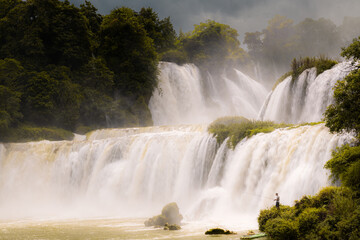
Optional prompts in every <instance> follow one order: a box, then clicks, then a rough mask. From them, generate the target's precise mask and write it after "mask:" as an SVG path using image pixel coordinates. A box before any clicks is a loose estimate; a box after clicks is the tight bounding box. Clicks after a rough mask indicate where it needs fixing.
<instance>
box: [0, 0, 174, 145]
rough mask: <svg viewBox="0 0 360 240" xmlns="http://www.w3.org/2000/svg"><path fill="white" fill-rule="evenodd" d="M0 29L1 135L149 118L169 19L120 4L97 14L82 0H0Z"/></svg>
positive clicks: (170, 36)
mask: <svg viewBox="0 0 360 240" xmlns="http://www.w3.org/2000/svg"><path fill="white" fill-rule="evenodd" d="M0 29H1V33H2V34H1V35H0V141H1V140H2V141H12V140H14V132H15V131H16V129H21V128H22V126H23V125H24V124H25V125H26V126H32V128H27V129H28V132H29V135H31V134H30V132H31V130H30V129H35V128H33V127H46V128H48V130H49V129H53V127H54V126H57V127H60V128H63V129H66V130H70V131H76V130H77V129H80V128H81V129H85V128H84V127H83V126H86V128H89V129H92V128H99V127H119V126H141V125H150V124H152V120H151V115H150V112H149V110H148V107H147V104H148V101H149V99H150V97H151V94H152V91H153V89H154V87H156V83H157V81H156V76H157V64H158V60H159V56H160V54H161V53H163V52H165V51H167V50H168V49H170V48H171V47H172V46H173V45H174V41H175V37H176V33H175V31H174V29H173V27H172V24H171V22H170V19H169V18H165V19H162V20H160V19H159V18H158V16H157V14H156V13H155V12H153V10H152V9H151V8H143V9H141V10H140V11H139V12H135V11H134V10H132V9H129V8H125V7H122V8H117V9H114V10H113V11H112V12H111V13H110V14H109V15H107V16H101V15H100V14H98V13H97V9H96V8H95V7H94V6H92V5H91V3H90V2H89V1H85V3H84V4H82V5H80V7H79V8H77V7H75V6H74V5H71V4H70V3H69V2H68V1H59V0H28V1H20V0H12V1H8V0H0ZM49 131H50V130H49ZM37 132H39V131H37ZM37 132H36V131H34V139H38V138H39V136H38V133H37ZM60 135H61V134H60ZM21 136H22V135H19V138H22V137H21ZM43 137H45V138H48V137H47V134H44V136H43Z"/></svg>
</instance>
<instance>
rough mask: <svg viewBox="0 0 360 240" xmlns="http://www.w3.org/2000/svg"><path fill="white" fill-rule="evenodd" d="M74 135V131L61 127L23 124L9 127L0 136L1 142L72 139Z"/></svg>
mask: <svg viewBox="0 0 360 240" xmlns="http://www.w3.org/2000/svg"><path fill="white" fill-rule="evenodd" d="M73 137H74V134H73V133H72V132H70V131H67V130H64V129H60V128H53V127H51V128H50V127H49V128H45V127H34V126H28V125H22V126H19V127H17V128H10V129H7V130H6V132H5V133H4V135H2V136H0V142H29V141H41V140H50V141H61V140H72V139H73Z"/></svg>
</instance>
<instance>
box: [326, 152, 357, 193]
mask: <svg viewBox="0 0 360 240" xmlns="http://www.w3.org/2000/svg"><path fill="white" fill-rule="evenodd" d="M325 168H327V169H329V170H330V171H331V177H332V179H333V181H336V180H340V181H341V182H342V183H343V184H344V185H345V186H348V187H350V188H352V189H353V190H355V191H358V190H359V189H360V176H359V171H358V170H359V168H360V146H355V147H350V146H349V145H344V146H342V147H341V148H338V149H337V150H336V151H334V152H333V154H332V158H331V159H330V160H329V161H328V162H327V163H326V164H325Z"/></svg>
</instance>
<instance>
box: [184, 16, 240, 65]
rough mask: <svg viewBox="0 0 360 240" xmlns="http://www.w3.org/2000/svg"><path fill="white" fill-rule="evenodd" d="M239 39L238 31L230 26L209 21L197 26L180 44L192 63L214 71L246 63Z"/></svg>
mask: <svg viewBox="0 0 360 240" xmlns="http://www.w3.org/2000/svg"><path fill="white" fill-rule="evenodd" d="M237 37H238V33H237V31H236V30H235V29H233V28H231V27H230V26H229V25H225V24H221V23H217V22H215V21H211V20H208V21H206V22H205V23H200V24H199V25H195V28H194V30H193V31H192V32H191V33H188V34H186V35H184V36H183V37H181V39H180V44H181V45H182V46H183V49H184V50H185V51H186V53H187V56H188V58H189V60H190V62H193V63H195V64H197V65H200V67H203V68H205V69H207V70H214V69H221V68H223V67H224V66H225V65H230V66H235V65H238V64H239V63H241V62H244V61H245V58H246V53H245V51H244V50H243V49H242V48H241V47H240V42H239V40H238V39H237Z"/></svg>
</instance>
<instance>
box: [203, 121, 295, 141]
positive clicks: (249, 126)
mask: <svg viewBox="0 0 360 240" xmlns="http://www.w3.org/2000/svg"><path fill="white" fill-rule="evenodd" d="M288 126H290V125H288V124H282V123H281V124H277V123H273V122H270V121H253V120H247V119H246V118H243V117H227V118H220V119H217V120H215V121H214V122H213V123H211V124H210V125H209V127H208V131H209V133H212V134H214V135H215V137H216V140H217V142H218V143H222V142H223V141H224V140H225V139H227V138H229V140H228V142H227V144H228V146H229V147H232V148H235V146H236V145H237V144H238V143H239V142H240V141H241V140H242V139H244V138H246V137H251V136H253V135H255V134H258V133H269V132H272V131H274V130H275V129H277V128H285V127H288Z"/></svg>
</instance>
